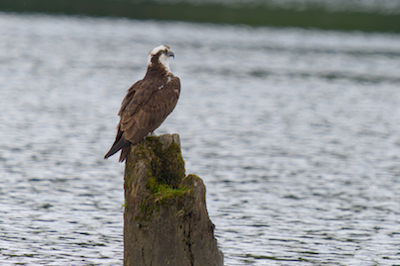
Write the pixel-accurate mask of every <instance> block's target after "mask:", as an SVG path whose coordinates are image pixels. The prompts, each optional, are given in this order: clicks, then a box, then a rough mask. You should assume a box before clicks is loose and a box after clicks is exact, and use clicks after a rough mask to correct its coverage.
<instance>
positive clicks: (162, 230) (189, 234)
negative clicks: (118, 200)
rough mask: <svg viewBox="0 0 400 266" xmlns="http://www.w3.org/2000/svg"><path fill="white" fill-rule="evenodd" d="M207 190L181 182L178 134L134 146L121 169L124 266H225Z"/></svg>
mask: <svg viewBox="0 0 400 266" xmlns="http://www.w3.org/2000/svg"><path fill="white" fill-rule="evenodd" d="M205 193H206V188H205V186H204V183H203V181H202V180H201V178H199V177H198V176H196V175H188V176H186V177H185V168H184V161H183V159H182V155H181V150H180V141H179V135H178V134H173V135H170V134H166V135H162V136H159V137H147V138H146V139H145V140H144V141H142V142H141V143H139V144H137V145H133V146H132V147H131V150H130V152H129V154H128V157H127V160H126V167H125V213H124V265H126V266H128V265H129V266H131V265H132V266H133V265H135V266H150V265H151V266H166V265H171V266H172V265H173V266H223V254H222V253H221V252H220V251H219V250H218V248H217V241H216V239H215V238H214V224H213V223H212V222H211V221H210V218H209V216H208V212H207V208H206V201H205Z"/></svg>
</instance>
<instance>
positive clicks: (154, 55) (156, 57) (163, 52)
mask: <svg viewBox="0 0 400 266" xmlns="http://www.w3.org/2000/svg"><path fill="white" fill-rule="evenodd" d="M171 57H175V55H174V53H173V52H172V51H171V48H169V46H167V45H160V46H157V47H156V48H154V49H153V50H151V51H150V53H149V62H148V64H147V65H148V66H149V67H151V66H153V65H154V64H157V63H159V64H161V65H162V66H164V67H165V69H166V70H167V71H168V72H170V69H169V59H170V58H171Z"/></svg>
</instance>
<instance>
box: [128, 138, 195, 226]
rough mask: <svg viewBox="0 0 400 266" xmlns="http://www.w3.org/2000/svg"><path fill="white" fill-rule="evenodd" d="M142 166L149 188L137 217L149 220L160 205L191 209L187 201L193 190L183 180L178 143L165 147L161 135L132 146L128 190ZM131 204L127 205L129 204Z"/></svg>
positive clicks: (181, 160)
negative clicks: (160, 138)
mask: <svg viewBox="0 0 400 266" xmlns="http://www.w3.org/2000/svg"><path fill="white" fill-rule="evenodd" d="M139 164H141V165H140V166H141V167H142V168H141V169H142V170H143V169H146V170H145V172H146V173H143V172H141V174H145V175H146V176H147V184H146V189H147V191H142V194H143V195H144V197H143V198H142V199H141V203H140V204H139V210H140V215H137V216H135V217H134V219H135V220H140V221H148V220H149V219H150V218H151V216H152V214H153V212H155V211H159V210H160V208H161V207H166V208H168V207H169V206H171V205H174V206H176V207H177V208H178V210H179V211H182V212H183V216H184V214H185V213H186V212H187V211H188V210H189V209H190V207H185V205H187V204H185V202H188V200H189V199H192V198H193V189H192V188H191V187H190V186H188V185H187V184H188V183H186V182H185V184H183V183H182V181H183V180H184V179H186V178H185V162H184V160H183V158H182V154H181V149H180V146H179V144H178V143H175V142H172V143H171V144H170V145H169V146H168V147H164V148H163V143H162V142H160V140H159V138H158V137H154V136H150V137H146V138H145V140H144V141H142V142H140V143H139V144H136V145H135V146H133V147H132V151H131V152H129V155H128V158H127V164H126V168H125V189H128V190H131V188H132V185H133V183H134V181H135V178H137V177H136V175H137V174H138V169H139ZM143 167H144V168H143ZM127 206H129V204H126V207H127Z"/></svg>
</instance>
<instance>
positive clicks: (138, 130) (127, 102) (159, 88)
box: [104, 77, 180, 162]
mask: <svg viewBox="0 0 400 266" xmlns="http://www.w3.org/2000/svg"><path fill="white" fill-rule="evenodd" d="M179 94H180V80H179V78H177V77H172V78H171V80H170V81H169V82H167V83H166V84H161V85H160V84H156V82H155V81H143V80H141V81H138V82H136V83H135V84H134V85H132V87H131V88H130V89H129V90H128V94H127V95H126V96H125V98H124V100H123V101H122V105H121V109H120V111H119V113H118V114H119V115H120V116H121V120H120V122H119V124H118V133H117V137H116V140H115V142H114V144H113V146H112V147H111V149H110V151H109V152H108V153H107V154H106V155H105V157H104V158H108V157H110V156H111V155H113V154H114V153H116V152H117V151H118V150H120V149H122V152H121V156H120V159H119V160H120V162H122V161H124V160H125V157H126V155H127V153H128V150H129V147H130V143H132V144H136V143H138V142H139V141H140V140H142V139H143V137H145V136H146V135H147V134H148V133H149V132H153V131H154V130H155V129H156V128H158V127H159V126H160V125H161V124H162V122H164V120H165V118H166V117H167V116H168V115H169V114H170V113H171V112H172V110H173V109H174V108H175V106H176V103H177V101H178V98H179Z"/></svg>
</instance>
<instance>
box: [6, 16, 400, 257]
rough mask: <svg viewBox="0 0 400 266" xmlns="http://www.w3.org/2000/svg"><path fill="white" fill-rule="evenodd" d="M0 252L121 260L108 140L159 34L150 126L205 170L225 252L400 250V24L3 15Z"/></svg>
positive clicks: (191, 169)
mask: <svg viewBox="0 0 400 266" xmlns="http://www.w3.org/2000/svg"><path fill="white" fill-rule="evenodd" d="M0 36H2V37H1V41H0V84H1V88H0V122H1V123H0V211H1V216H0V262H1V264H2V265H12V264H17V263H19V264H26V265H35V264H36V265H92V264H93V265H118V264H121V263H122V257H123V243H122V227H123V220H122V217H123V209H122V208H121V205H122V204H123V202H124V199H123V170H124V165H123V164H119V163H118V162H117V160H118V158H117V156H114V157H112V158H111V159H110V160H107V161H104V160H103V159H102V158H103V156H104V153H105V152H107V150H108V149H109V147H110V145H111V144H112V142H113V139H114V134H115V126H116V124H117V122H118V117H117V111H118V109H119V106H120V103H121V100H122V98H123V97H124V95H125V93H126V90H127V89H128V87H129V86H130V85H131V84H132V83H133V82H135V81H136V80H138V79H140V78H142V77H143V75H144V72H145V65H146V62H147V52H148V51H149V50H150V49H152V48H153V47H155V46H157V45H159V44H162V43H165V44H168V45H170V46H171V47H172V49H173V50H174V52H175V55H176V59H175V60H174V61H173V62H172V65H171V67H172V69H173V71H174V73H175V74H177V75H178V76H179V77H180V78H181V81H182V94H181V98H180V101H179V103H178V106H177V108H176V110H175V111H174V112H173V113H172V115H171V116H170V117H169V118H168V119H167V120H166V122H165V123H164V124H163V126H162V127H161V128H160V129H159V130H158V132H157V133H159V134H160V133H166V132H170V133H173V132H177V133H179V134H180V136H181V141H182V150H183V155H184V158H185V160H186V168H187V173H195V174H198V175H199V176H201V177H202V178H203V180H204V181H205V184H206V186H207V204H208V210H209V214H210V216H211V220H212V221H213V222H214V223H215V225H216V235H217V239H218V243H219V245H220V248H221V250H222V251H223V252H224V255H225V263H226V265H395V264H399V262H400V254H399V250H400V224H399V222H400V180H399V178H400V90H399V86H400V76H399V73H400V36H399V35H394V34H393V35H391V34H363V33H359V32H349V33H344V32H334V31H331V32H326V31H311V30H301V29H272V28H257V29H255V28H247V27H244V26H242V27H233V26H216V25H207V24H189V23H183V22H182V23H179V22H174V23H166V22H153V21H141V22H140V21H133V20H125V19H94V18H85V17H63V16H45V15H25V16H24V15H14V14H6V13H0Z"/></svg>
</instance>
